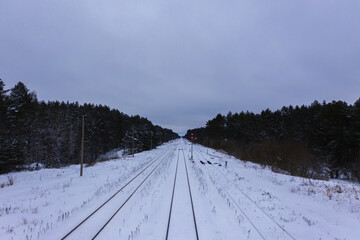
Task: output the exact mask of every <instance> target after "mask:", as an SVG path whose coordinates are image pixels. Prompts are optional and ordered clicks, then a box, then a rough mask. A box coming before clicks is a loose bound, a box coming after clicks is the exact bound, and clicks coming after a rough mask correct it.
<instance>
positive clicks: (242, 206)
mask: <svg viewBox="0 0 360 240" xmlns="http://www.w3.org/2000/svg"><path fill="white" fill-rule="evenodd" d="M196 152H197V155H198V156H199V157H200V158H201V159H202V160H204V161H203V162H207V161H209V159H208V158H207V157H206V155H205V154H204V153H202V152H200V151H199V150H197V151H196ZM205 168H206V170H207V172H208V173H209V175H210V176H211V177H212V179H213V180H214V181H215V182H216V183H217V185H218V188H219V189H220V190H221V191H222V192H223V193H224V194H225V195H226V196H227V198H228V199H229V200H230V201H231V202H232V203H233V204H234V206H235V207H236V208H237V210H238V211H239V212H240V213H241V214H242V215H243V216H244V217H245V218H246V219H247V221H248V222H249V223H250V224H251V225H252V226H253V228H254V230H255V231H256V232H257V233H258V235H259V237H260V238H261V239H292V240H296V238H295V237H294V236H292V235H291V234H290V233H289V232H288V231H287V230H286V229H285V228H284V227H283V226H281V225H280V224H279V223H278V222H277V221H276V220H275V219H274V218H272V217H271V216H270V215H269V214H268V213H267V212H265V211H264V209H262V208H261V207H260V206H259V205H258V204H257V203H256V202H255V201H254V200H253V199H252V198H251V197H250V196H249V195H248V194H246V193H245V192H244V191H242V190H241V189H240V188H239V187H238V186H237V185H236V184H235V183H234V182H233V181H231V180H230V179H229V178H228V176H226V175H225V174H224V173H223V172H222V171H221V170H220V169H219V167H218V166H216V165H213V164H206V165H205ZM259 222H261V223H259Z"/></svg>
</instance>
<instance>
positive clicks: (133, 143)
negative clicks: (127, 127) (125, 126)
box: [132, 126, 135, 157]
mask: <svg viewBox="0 0 360 240" xmlns="http://www.w3.org/2000/svg"><path fill="white" fill-rule="evenodd" d="M134 138H135V129H134V126H133V135H132V155H133V157H134V156H135V155H134V154H135V153H134V152H135V142H134Z"/></svg>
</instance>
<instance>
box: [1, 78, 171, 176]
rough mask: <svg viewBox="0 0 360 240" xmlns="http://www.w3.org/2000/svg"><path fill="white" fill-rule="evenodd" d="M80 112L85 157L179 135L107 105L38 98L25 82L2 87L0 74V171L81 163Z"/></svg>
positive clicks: (91, 159) (142, 146) (157, 142)
mask: <svg viewBox="0 0 360 240" xmlns="http://www.w3.org/2000/svg"><path fill="white" fill-rule="evenodd" d="M83 116H84V119H85V151H84V152H85V158H84V162H85V163H93V162H94V161H95V160H96V159H97V158H98V157H99V156H100V155H101V154H104V153H106V152H108V151H109V150H112V149H122V150H124V151H125V152H128V153H131V152H133V151H134V152H140V151H143V150H149V149H151V148H155V147H156V146H158V145H160V144H162V143H163V142H166V141H169V140H171V139H174V138H177V137H178V135H177V134H176V133H174V132H172V131H171V130H169V129H164V128H161V127H160V126H154V125H153V124H152V123H151V122H150V121H149V120H147V119H146V118H142V117H140V116H128V115H126V114H124V113H121V112H119V111H118V110H116V109H110V108H109V107H107V106H102V105H93V104H84V105H79V104H78V103H77V102H76V103H69V102H66V103H65V102H58V101H55V102H47V103H46V102H44V101H38V100H37V97H36V94H35V92H31V91H30V90H29V89H28V88H27V87H26V86H25V85H24V84H23V83H21V82H19V83H18V84H16V85H15V86H14V87H13V88H11V89H9V90H6V89H5V84H4V82H3V81H2V80H1V79H0V172H1V173H5V172H9V171H12V170H16V169H22V168H24V167H25V166H26V165H30V164H32V163H41V164H44V165H45V166H47V167H60V166H64V165H68V164H72V163H79V161H80V151H81V132H82V117H83ZM133 146H134V148H133Z"/></svg>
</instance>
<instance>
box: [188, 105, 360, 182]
mask: <svg viewBox="0 0 360 240" xmlns="http://www.w3.org/2000/svg"><path fill="white" fill-rule="evenodd" d="M191 133H193V134H194V136H195V138H196V141H197V142H198V143H201V144H203V145H206V146H210V147H213V148H217V149H222V150H225V151H227V152H228V153H230V154H232V155H235V156H236V157H238V158H240V159H242V160H249V161H253V162H257V163H260V164H262V165H263V166H265V165H270V166H271V167H272V169H273V170H274V171H280V170H285V171H287V172H288V173H290V174H292V175H297V176H304V177H318V178H340V177H341V178H354V177H357V178H358V179H360V99H359V100H357V101H356V102H355V104H353V105H348V104H347V103H346V102H342V101H333V102H330V103H326V102H323V103H322V104H321V103H319V102H317V101H315V102H313V103H312V104H311V105H310V106H304V105H303V106H301V107H298V106H296V107H293V106H289V107H283V108H282V109H281V110H277V111H274V112H272V111H270V110H269V109H267V110H264V111H262V112H261V113H260V114H254V113H251V112H241V113H235V114H232V113H231V112H229V113H228V114H227V115H226V116H223V115H221V114H218V115H217V116H216V117H215V118H213V119H212V120H210V121H208V122H207V123H206V127H204V128H198V129H192V130H188V132H187V134H186V137H187V138H190V134H191Z"/></svg>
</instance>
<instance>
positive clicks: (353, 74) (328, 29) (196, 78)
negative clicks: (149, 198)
mask: <svg viewBox="0 0 360 240" xmlns="http://www.w3.org/2000/svg"><path fill="white" fill-rule="evenodd" d="M0 78H2V79H3V81H4V82H5V84H6V86H7V87H8V88H11V87H13V86H14V85H15V84H16V83H17V82H19V81H22V82H24V83H25V85H26V86H27V87H28V88H29V89H31V90H35V91H36V93H37V96H38V99H39V100H46V101H47V100H60V101H62V100H63V101H68V100H69V101H78V102H80V103H95V104H103V105H108V106H110V107H111V108H117V109H119V110H120V111H122V112H124V113H127V114H130V115H135V114H139V115H141V116H143V117H147V118H148V119H149V120H151V121H152V122H153V123H154V124H158V125H161V126H163V127H167V128H171V129H173V130H174V131H176V132H179V133H182V132H185V131H186V130H187V129H189V128H194V127H201V126H204V125H205V123H206V121H207V120H210V119H211V118H213V117H214V116H215V115H216V114H217V113H222V114H226V113H227V112H229V111H232V112H240V111H246V110H249V111H253V112H257V113H258V112H260V111H261V110H263V109H266V108H270V109H271V110H276V109H279V108H281V107H282V106H284V105H286V106H288V105H290V104H292V105H302V104H305V105H309V104H310V103H311V102H313V101H314V100H315V99H316V100H319V101H323V100H326V101H332V100H344V101H346V102H348V103H350V104H353V103H354V102H355V101H356V100H357V99H358V98H359V97H360V1H358V0H354V1H352V0H346V1H340V0H336V1H332V0H308V1H307V0H291V1H289V0H284V1H277V0H271V1H270V0H259V1H256V0H246V1H244V0H225V1H224V0H181V1H180V0H177V1H174V0H146V1H145V0H129V1H122V0H114V1H106V0H102V1H100V0H99V1H91V0H76V1H74V0H65V1H53V0H31V1H29V0H22V1H20V0H16V1H15V0H0Z"/></svg>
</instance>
